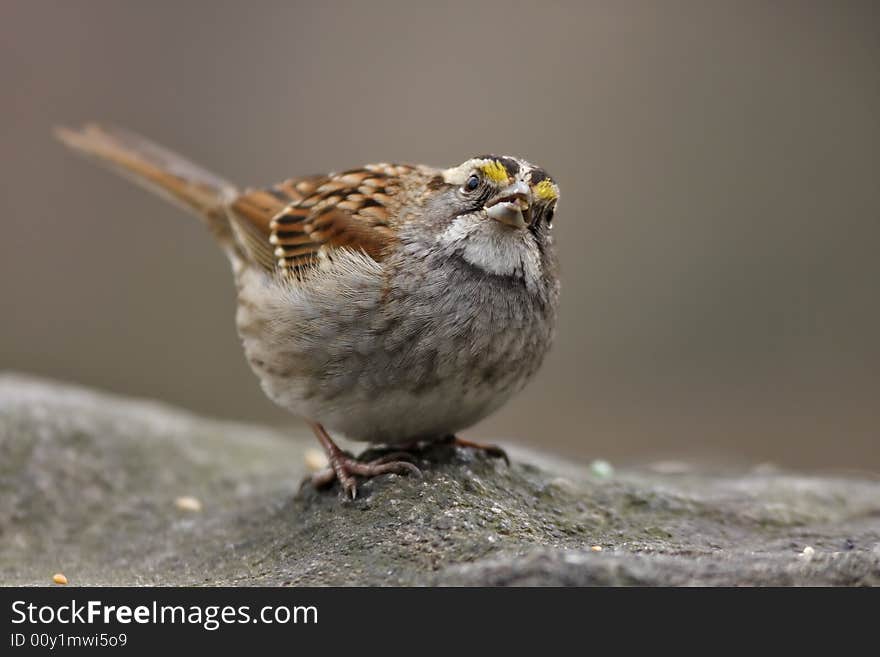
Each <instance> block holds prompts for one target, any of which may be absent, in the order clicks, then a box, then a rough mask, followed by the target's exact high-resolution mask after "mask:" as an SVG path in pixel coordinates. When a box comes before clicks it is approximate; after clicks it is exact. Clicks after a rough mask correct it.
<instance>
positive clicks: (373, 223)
mask: <svg viewBox="0 0 880 657" xmlns="http://www.w3.org/2000/svg"><path fill="white" fill-rule="evenodd" d="M409 171H411V169H410V168H409V167H405V166H400V165H397V166H393V167H392V166H391V165H370V166H368V167H365V168H363V169H354V170H351V171H345V172H343V173H339V174H335V175H332V176H330V177H328V178H326V179H324V180H321V181H315V185H316V186H315V188H314V189H313V190H312V191H311V192H310V193H306V194H305V196H304V197H303V198H302V199H300V200H299V201H296V202H293V203H291V204H290V205H289V206H287V207H286V208H284V210H283V211H281V212H280V213H278V214H277V215H276V216H275V217H273V218H272V220H271V222H270V223H269V231H270V233H269V242H270V244H271V245H272V246H273V247H274V252H273V254H274V256H275V258H277V266H278V267H279V268H281V269H284V270H286V271H289V272H291V273H294V274H299V273H301V272H302V271H304V270H305V268H306V267H308V266H310V265H312V264H314V263H315V262H317V259H318V256H319V253H320V252H321V250H322V249H323V250H324V251H331V252H332V249H341V248H348V249H353V250H360V251H363V252H364V253H366V254H367V255H368V256H370V257H371V258H373V259H374V260H376V261H380V260H382V258H383V257H384V256H385V254H386V253H387V251H388V248H389V246H390V245H391V244H393V242H394V239H395V233H394V230H393V229H392V228H391V227H390V226H389V214H393V213H395V212H396V210H397V208H396V207H394V205H393V204H394V202H395V201H394V198H395V193H396V192H397V191H398V190H399V188H400V180H399V176H401V175H403V174H405V173H407V172H409ZM302 191H303V192H306V191H307V190H305V189H303V190H302Z"/></svg>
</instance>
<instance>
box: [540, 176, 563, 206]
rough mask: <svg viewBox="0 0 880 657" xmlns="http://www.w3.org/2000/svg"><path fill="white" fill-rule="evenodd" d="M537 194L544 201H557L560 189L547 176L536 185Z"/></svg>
mask: <svg viewBox="0 0 880 657" xmlns="http://www.w3.org/2000/svg"><path fill="white" fill-rule="evenodd" d="M535 196H537V197H538V198H539V199H541V200H542V201H555V200H556V198H557V197H558V196H559V189H558V188H557V187H556V185H554V184H553V183H552V182H550V181H549V180H547V179H546V178H545V179H544V180H542V181H541V182H539V183H538V184H537V185H535Z"/></svg>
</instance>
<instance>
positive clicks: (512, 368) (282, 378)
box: [237, 253, 555, 443]
mask: <svg viewBox="0 0 880 657" xmlns="http://www.w3.org/2000/svg"><path fill="white" fill-rule="evenodd" d="M321 267H322V268H323V270H324V271H322V272H321V275H320V276H315V277H314V278H311V279H309V280H307V281H304V282H301V283H289V282H285V281H280V280H278V279H275V278H273V277H271V276H269V275H266V274H264V273H262V272H259V271H256V270H253V269H245V270H243V271H240V272H239V274H238V276H237V279H238V287H239V301H240V304H239V310H238V315H237V324H238V329H239V333H240V335H241V338H242V341H243V344H244V348H245V353H246V355H247V358H248V361H249V363H250V364H251V367H252V368H253V369H254V371H255V372H256V374H257V375H258V377H259V379H260V381H261V384H262V386H263V389H264V390H265V392H266V394H267V395H268V396H269V397H270V398H271V399H273V400H274V401H275V402H276V403H278V404H280V405H281V406H283V407H285V408H287V409H288V410H290V411H291V412H293V413H296V414H298V415H301V416H304V417H307V418H309V419H312V420H314V421H317V422H320V423H321V424H323V425H324V426H325V427H326V428H327V429H328V430H330V431H331V432H339V433H342V434H344V435H346V436H347V437H349V438H352V439H356V440H367V441H373V442H385V443H391V442H403V441H410V440H415V439H421V438H436V437H439V436H442V435H445V434H448V433H452V432H455V431H459V430H461V429H463V428H465V427H467V426H469V425H471V424H473V423H475V422H477V421H478V420H480V419H481V418H483V417H485V416H486V415H488V414H489V413H491V412H492V411H494V410H495V409H497V408H498V407H499V406H501V405H502V404H503V403H504V402H505V401H507V399H508V398H509V397H510V396H511V395H513V394H514V393H515V392H517V391H518V390H520V389H521V388H522V387H523V385H525V383H526V381H527V380H528V379H529V377H530V376H531V375H532V374H533V373H534V372H535V371H536V370H537V368H538V366H539V365H540V363H541V361H542V360H543V357H544V355H545V353H546V351H547V349H548V347H549V345H550V341H551V337H552V330H553V324H554V319H555V303H554V301H555V298H551V299H550V301H549V302H548V301H547V300H546V299H540V298H539V297H538V296H536V295H535V294H533V293H530V292H529V291H527V290H526V287H525V285H523V284H522V283H521V282H519V281H517V280H515V279H512V278H509V277H500V276H486V275H485V274H482V275H480V274H479V273H478V272H475V271H474V270H473V267H472V266H471V265H469V264H468V263H466V262H461V261H457V260H455V259H451V260H450V259H448V258H444V259H443V260H442V261H441V262H439V263H437V266H435V267H427V268H425V269H424V271H423V274H422V275H420V276H415V275H412V274H409V273H399V272H407V271H408V269H407V268H404V267H398V266H397V263H395V262H394V261H393V260H392V261H390V262H389V261H386V262H384V263H382V265H379V264H378V263H375V262H373V261H372V260H370V259H369V258H367V257H366V256H363V255H360V254H356V253H344V254H339V255H336V256H334V258H333V260H332V261H329V260H328V261H325V262H323V263H322V264H321Z"/></svg>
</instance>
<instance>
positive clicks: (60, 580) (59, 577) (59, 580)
mask: <svg viewBox="0 0 880 657" xmlns="http://www.w3.org/2000/svg"><path fill="white" fill-rule="evenodd" d="M52 581H53V582H55V583H56V584H62V585H63V584H67V578H66V577H65V576H64V573H55V574H54V575H52Z"/></svg>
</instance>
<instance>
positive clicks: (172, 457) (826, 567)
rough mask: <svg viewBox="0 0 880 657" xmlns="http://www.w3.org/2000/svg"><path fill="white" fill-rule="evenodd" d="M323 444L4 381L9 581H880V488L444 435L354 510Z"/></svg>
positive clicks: (66, 388) (2, 539)
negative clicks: (313, 462) (615, 466)
mask: <svg viewBox="0 0 880 657" xmlns="http://www.w3.org/2000/svg"><path fill="white" fill-rule="evenodd" d="M311 448H313V440H312V438H311V437H310V436H305V435H301V436H291V435H288V434H286V433H284V432H281V431H278V430H274V429H267V428H260V427H254V426H247V425H242V424H235V423H230V422H219V421H214V420H208V419H204V418H200V417H196V416H194V415H191V414H188V413H185V412H182V411H179V410H174V409H172V408H169V407H167V406H164V405H162V404H159V403H155V402H147V401H136V400H130V399H123V398H119V397H115V396H112V395H108V394H103V393H98V392H93V391H89V390H85V389H82V388H78V387H75V386H70V385H63V384H58V383H51V382H46V381H42V380H38V379H34V378H31V377H25V376H21V375H17V374H4V375H2V376H0V584H3V585H15V584H21V585H49V584H51V582H52V575H53V574H54V573H56V572H63V573H64V574H65V575H66V576H67V578H68V580H69V582H70V584H71V585H93V584H108V585H126V584H134V585H141V584H143V585H153V584H156V585H173V584H181V585H351V584H356V585H421V584H450V585H520V584H539V585H567V584H573V585H589V584H610V585H628V584H644V585H664V584H665V585H819V584H821V585H832V584H833V585H877V584H880V482H878V481H876V480H870V479H854V478H821V477H805V476H795V475H791V474H782V473H779V472H768V471H752V472H748V473H738V474H732V473H698V472H694V471H692V470H691V469H689V468H686V467H684V468H669V467H667V468H665V469H664V468H660V469H659V470H660V471H657V470H656V469H655V470H652V469H642V470H628V471H623V472H617V473H610V472H603V471H602V469H600V468H594V469H592V470H591V469H590V468H588V467H586V466H581V465H573V464H570V463H563V462H561V461H556V460H553V459H552V458H549V457H547V456H542V455H538V454H535V453H532V452H527V451H523V450H511V456H512V457H513V461H514V462H513V465H512V467H510V468H508V467H506V466H505V465H504V464H503V462H498V461H496V460H492V459H489V458H487V457H484V456H483V455H481V454H475V453H473V452H470V451H465V450H460V449H452V448H448V447H439V446H438V447H433V448H431V449H429V450H426V451H425V452H423V453H421V455H420V458H421V460H420V462H419V465H420V467H421V468H422V469H423V472H424V475H425V476H424V478H423V479H416V478H410V477H397V476H394V475H388V476H385V477H381V478H378V479H376V480H374V481H372V482H368V483H366V484H364V485H362V487H361V497H360V498H359V499H358V500H356V501H354V502H351V501H343V500H342V499H341V497H340V496H339V492H338V489H330V490H326V491H322V492H317V491H314V490H312V489H311V488H304V489H302V490H299V482H300V481H301V480H302V479H303V478H304V477H305V476H306V474H307V470H306V465H305V461H306V459H305V453H306V450H309V449H311ZM185 497H189V498H195V499H190V500H181V499H180V498H185ZM593 546H598V547H601V550H598V549H594V547H593Z"/></svg>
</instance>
